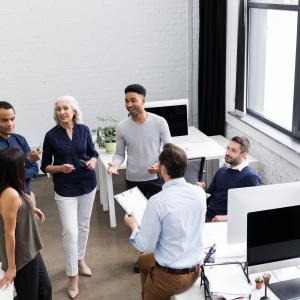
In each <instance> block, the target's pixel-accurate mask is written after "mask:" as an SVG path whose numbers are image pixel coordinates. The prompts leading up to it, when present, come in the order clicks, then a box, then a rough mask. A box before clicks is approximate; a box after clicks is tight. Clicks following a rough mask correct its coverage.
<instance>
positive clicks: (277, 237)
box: [247, 205, 300, 266]
mask: <svg viewBox="0 0 300 300" xmlns="http://www.w3.org/2000/svg"><path fill="white" fill-rule="evenodd" d="M299 216H300V206H299V205H297V206H290V207H282V208H276V209H269V210H263V211H257V212H251V213H248V217H247V262H248V265H249V266H254V265H259V264H264V263H270V262H276V261H281V260H287V259H293V258H298V257H300V226H299V224H298V220H299Z"/></svg>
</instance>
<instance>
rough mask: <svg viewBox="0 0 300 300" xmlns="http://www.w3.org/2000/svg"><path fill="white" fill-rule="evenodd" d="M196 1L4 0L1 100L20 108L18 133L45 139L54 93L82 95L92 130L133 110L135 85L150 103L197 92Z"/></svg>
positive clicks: (31, 139)
mask: <svg viewBox="0 0 300 300" xmlns="http://www.w3.org/2000/svg"><path fill="white" fill-rule="evenodd" d="M190 1H191V0H164V1H160V0H148V1H141V0H127V1H124V0H113V1H112V0H101V1H99V0H85V1H79V0H64V1H58V0H43V1H39V0H28V1H14V0H12V1H4V2H3V3H2V5H1V10H0V28H1V31H0V48H1V56H0V66H1V69H0V99H3V100H7V101H10V102H11V103H12V104H13V105H14V106H15V109H16V114H17V115H16V117H17V132H19V133H21V134H24V135H25V136H26V137H27V138H28V141H29V143H30V144H31V145H38V144H40V143H41V142H42V140H43V137H44V134H45V132H46V131H47V130H48V129H50V127H52V126H53V121H52V103H53V99H54V98H55V97H56V96H59V95H64V94H70V95H73V96H74V97H76V98H77V99H78V101H79V102H80V105H81V108H82V110H83V113H84V121H85V123H86V124H87V125H89V126H90V127H91V128H92V127H96V125H97V120H96V117H97V116H100V115H112V116H113V117H115V118H117V119H122V118H124V117H125V116H126V112H125V109H124V107H123V97H124V96H123V90H124V87H125V86H126V85H127V84H130V83H136V82H138V83H141V84H143V85H145V87H146V88H147V90H148V97H147V99H148V100H149V101H150V100H164V99H176V98H186V97H188V95H189V94H191V95H193V96H194V97H195V92H193V93H191V92H190V91H188V89H189V88H190V89H191V88H192V87H191V86H190V87H189V84H188V78H189V77H188V74H189V72H191V69H190V68H192V67H193V64H194V61H193V62H192V66H191V65H190V66H189V65H188V61H189V55H191V53H192V50H191V49H190V47H193V42H189V40H188V37H189V34H190V30H191V28H190V27H191V26H190V25H189V24H193V22H191V20H190V19H189V17H190V14H191V10H189V7H191V5H192V6H193V7H194V6H195V3H197V1H196V0H192V2H193V4H191V3H192V2H190ZM193 26H194V25H193ZM193 40H194V41H195V37H194V39H193ZM196 43H197V41H196ZM194 55H196V54H195V53H194Z"/></svg>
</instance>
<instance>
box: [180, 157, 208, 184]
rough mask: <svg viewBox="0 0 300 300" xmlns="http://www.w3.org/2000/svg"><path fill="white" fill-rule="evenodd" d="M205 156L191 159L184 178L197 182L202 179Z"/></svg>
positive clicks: (193, 182)
mask: <svg viewBox="0 0 300 300" xmlns="http://www.w3.org/2000/svg"><path fill="white" fill-rule="evenodd" d="M204 165H205V157H199V158H193V159H189V160H188V163H187V168H186V172H185V174H184V178H185V180H186V181H187V182H189V183H191V184H195V183H196V182H197V181H202V179H203V173H204Z"/></svg>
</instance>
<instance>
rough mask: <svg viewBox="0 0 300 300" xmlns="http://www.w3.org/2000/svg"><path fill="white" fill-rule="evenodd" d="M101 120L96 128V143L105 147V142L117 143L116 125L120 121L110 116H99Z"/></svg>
mask: <svg viewBox="0 0 300 300" xmlns="http://www.w3.org/2000/svg"><path fill="white" fill-rule="evenodd" d="M97 119H98V121H99V122H100V126H99V127H98V128H97V129H94V130H93V132H96V134H97V139H96V143H97V144H98V146H99V147H101V148H103V147H105V143H115V142H116V127H117V124H118V121H117V120H115V119H114V118H112V117H110V116H104V117H97Z"/></svg>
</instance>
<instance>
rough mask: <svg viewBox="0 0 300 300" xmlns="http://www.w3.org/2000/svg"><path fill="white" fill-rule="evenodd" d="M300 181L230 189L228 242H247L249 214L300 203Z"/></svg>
mask: <svg viewBox="0 0 300 300" xmlns="http://www.w3.org/2000/svg"><path fill="white" fill-rule="evenodd" d="M299 195H300V182H291V183H280V184H271V185H261V186H254V187H246V188H238V189H231V190H229V191H228V226H227V241H228V243H231V244H232V243H243V242H244V243H246V241H247V214H248V213H249V212H253V211H261V210H266V209H273V208H280V207H287V206H295V205H299V204H300V198H299Z"/></svg>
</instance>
